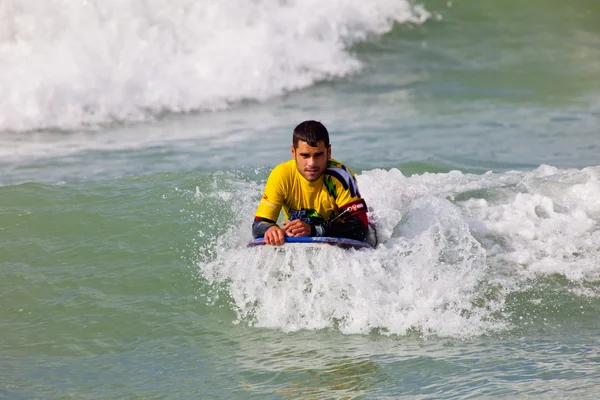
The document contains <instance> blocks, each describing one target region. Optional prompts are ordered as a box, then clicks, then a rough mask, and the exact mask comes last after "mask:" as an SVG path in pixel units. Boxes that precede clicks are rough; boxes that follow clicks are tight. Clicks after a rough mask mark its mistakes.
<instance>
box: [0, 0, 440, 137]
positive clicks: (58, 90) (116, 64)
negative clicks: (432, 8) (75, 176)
mask: <svg viewBox="0 0 600 400" xmlns="http://www.w3.org/2000/svg"><path fill="white" fill-rule="evenodd" d="M428 17H429V14H428V13H427V11H426V10H425V9H424V8H423V7H422V6H414V5H411V4H410V3H409V2H408V1H406V0H401V1H393V0H377V1H375V2H362V1H358V0H337V1H332V2H327V3H325V4H323V3H321V2H318V1H316V0H301V1H272V0H263V1H251V2H246V1H235V0H232V1H226V2H219V3H211V2H197V1H192V0H177V1H172V2H167V1H164V0H146V1H142V0H125V1H123V0H109V1H106V0H105V1H99V0H86V1H81V2H67V1H64V0H50V1H41V0H25V1H21V2H9V3H6V2H5V3H3V4H0V20H2V21H4V22H5V23H4V22H3V24H2V25H1V26H0V54H2V57H0V71H2V73H1V74H0V93H2V96H1V97H0V131H30V130H38V129H45V128H56V129H61V130H70V129H75V128H81V127H85V126H90V125H91V126H96V125H98V124H106V123H111V122H115V121H117V122H122V121H143V120H147V119H152V118H155V117H156V116H159V115H162V114H164V113H179V112H190V111H208V110H219V109H224V108H227V107H229V106H230V105H231V104H232V103H235V102H239V101H242V100H245V99H251V100H258V101H261V100H264V99H267V98H270V97H273V96H277V95H280V94H282V93H285V92H287V91H292V90H297V89H301V88H305V87H308V86H310V85H312V84H314V83H315V82H318V81H321V80H325V79H331V78H338V77H344V76H348V75H349V74H353V73H356V72H357V71H359V70H360V68H361V63H360V61H359V60H358V59H357V58H355V57H354V56H353V55H352V54H351V53H350V52H348V51H347V49H348V47H349V46H352V45H353V44H356V43H358V42H361V41H364V40H366V39H368V38H369V37H370V36H373V35H380V34H383V33H385V32H388V31H389V30H390V29H391V28H392V26H393V24H394V23H405V22H410V23H422V22H423V21H425V20H426V19H427V18H428Z"/></svg>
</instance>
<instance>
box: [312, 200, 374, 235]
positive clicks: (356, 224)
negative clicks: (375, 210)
mask: <svg viewBox="0 0 600 400" xmlns="http://www.w3.org/2000/svg"><path fill="white" fill-rule="evenodd" d="M368 221H369V220H368V216H367V203H365V201H364V200H363V199H362V198H360V199H358V200H355V201H352V202H350V203H348V204H345V205H344V206H342V207H340V212H339V213H338V215H337V217H334V218H333V219H332V220H330V221H328V222H326V223H324V224H323V225H320V226H319V225H318V226H314V227H313V229H314V232H313V229H311V235H312V236H331V237H343V238H348V239H354V240H361V241H364V240H365V239H366V238H367V232H368V229H369V225H368Z"/></svg>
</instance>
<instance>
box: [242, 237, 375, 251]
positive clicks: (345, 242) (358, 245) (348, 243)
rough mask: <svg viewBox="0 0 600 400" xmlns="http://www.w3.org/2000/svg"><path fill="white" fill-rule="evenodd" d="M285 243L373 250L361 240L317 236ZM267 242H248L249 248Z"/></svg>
mask: <svg viewBox="0 0 600 400" xmlns="http://www.w3.org/2000/svg"><path fill="white" fill-rule="evenodd" d="M285 243H305V244H317V245H321V244H328V245H331V246H337V247H342V248H345V249H349V248H355V249H372V248H373V246H371V245H370V244H369V243H367V242H361V241H360V240H354V239H346V238H335V237H317V236H312V237H310V236H307V237H286V238H285ZM264 244H265V241H264V239H263V238H258V239H252V240H251V241H249V242H248V247H255V246H263V245H264Z"/></svg>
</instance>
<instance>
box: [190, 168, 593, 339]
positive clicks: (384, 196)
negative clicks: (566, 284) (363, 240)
mask: <svg viewBox="0 0 600 400" xmlns="http://www.w3.org/2000/svg"><path fill="white" fill-rule="evenodd" d="M599 173H600V169H599V168H586V169H583V170H559V169H556V168H553V167H549V166H541V167H539V168H538V169H536V170H533V171H528V172H508V173H503V174H493V173H487V174H483V175H470V174H462V173H460V172H457V171H454V172H450V173H445V174H423V175H414V176H411V177H405V176H404V175H403V174H402V173H400V172H399V171H398V170H390V171H383V170H374V171H368V172H365V173H363V174H362V175H360V176H358V179H359V185H360V187H361V191H362V192H363V195H364V196H365V198H366V200H367V202H368V203H369V204H370V206H371V207H373V209H374V212H373V215H374V216H375V217H376V218H377V221H378V226H379V233H380V240H381V241H382V244H381V245H380V246H379V247H378V248H377V249H376V250H375V251H364V250H363V251H355V250H341V249H338V248H333V247H324V248H318V249H307V248H305V247H302V246H301V245H291V246H290V245H286V246H285V248H282V249H279V250H276V249H273V248H270V247H264V248H253V249H247V248H245V243H246V241H247V240H248V239H249V238H250V235H249V230H250V228H249V224H250V222H249V221H250V220H251V218H252V214H253V211H254V207H255V206H256V204H255V202H254V200H253V199H254V197H258V195H259V191H260V186H261V185H256V184H254V183H253V184H252V186H251V187H248V185H247V184H246V185H245V187H246V189H244V190H243V191H244V195H245V197H244V200H241V197H239V196H236V197H238V200H237V201H236V202H235V203H236V204H235V206H233V207H232V208H233V209H235V210H236V211H235V214H236V222H235V223H234V225H236V227H235V228H232V229H231V230H229V231H228V233H227V234H226V235H224V236H222V237H221V238H220V240H219V244H218V245H217V246H216V253H213V257H212V258H210V259H206V260H203V261H202V262H201V263H200V272H201V273H202V275H203V276H204V278H205V279H207V280H208V281H209V283H211V284H213V285H216V286H219V287H221V285H224V284H225V285H226V287H227V289H226V290H227V291H228V293H229V296H230V298H231V299H232V301H233V308H234V309H235V310H236V311H237V312H238V316H239V320H240V321H247V322H248V321H249V322H250V323H253V324H255V325H257V326H263V327H270V328H277V329H282V330H285V331H293V330H298V329H320V328H326V327H332V326H337V327H338V328H339V329H340V330H341V331H342V332H345V333H367V332H370V331H371V330H373V329H377V330H378V331H380V332H383V333H390V334H406V333H407V332H410V331H417V332H420V333H421V334H424V335H428V334H435V335H441V336H452V337H465V336H472V335H479V334H483V333H489V332H493V331H497V330H502V329H505V328H507V327H509V326H508V322H507V320H506V319H505V318H503V317H502V315H504V314H503V312H504V307H505V301H506V297H507V295H508V294H509V293H511V292H512V291H514V290H520V289H522V288H523V287H524V285H525V286H526V284H527V282H529V281H530V280H531V279H535V278H536V277H538V276H550V275H553V274H561V275H563V276H565V277H566V278H567V279H569V280H571V281H572V282H574V283H576V284H578V283H582V282H584V281H585V280H588V279H589V280H594V279H597V276H598V273H599V272H600V262H599V254H600V248H599V245H598V243H600V230H599V226H600V225H599V222H600V214H599V204H598V200H597V199H598V197H599V196H600V182H599V181H598V174H599ZM492 285H493V286H494V288H495V289H494V291H495V295H490V294H489V289H490V288H491V287H492ZM575 286H577V285H575ZM486 290H487V294H486ZM581 293H584V291H582V292H581ZM581 293H580V294H581ZM585 294H587V295H595V293H590V292H589V291H587V292H585Z"/></svg>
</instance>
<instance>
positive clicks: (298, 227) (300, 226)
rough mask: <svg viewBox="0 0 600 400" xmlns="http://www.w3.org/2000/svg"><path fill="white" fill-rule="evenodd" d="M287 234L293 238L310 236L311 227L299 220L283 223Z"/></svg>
mask: <svg viewBox="0 0 600 400" xmlns="http://www.w3.org/2000/svg"><path fill="white" fill-rule="evenodd" d="M283 229H284V230H285V234H286V235H288V236H291V237H300V236H310V225H309V224H307V223H306V222H302V221H300V220H299V219H295V220H293V221H286V222H284V223H283Z"/></svg>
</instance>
